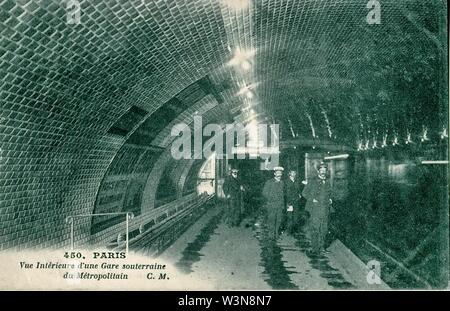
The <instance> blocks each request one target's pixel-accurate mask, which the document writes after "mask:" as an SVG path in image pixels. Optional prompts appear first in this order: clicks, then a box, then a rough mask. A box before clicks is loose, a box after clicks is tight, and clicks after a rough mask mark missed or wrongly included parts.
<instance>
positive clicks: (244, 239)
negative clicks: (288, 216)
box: [160, 207, 384, 290]
mask: <svg viewBox="0 0 450 311" xmlns="http://www.w3.org/2000/svg"><path fill="white" fill-rule="evenodd" d="M328 249H329V253H327V254H324V255H319V256H317V255H313V254H311V253H310V242H309V239H308V238H307V236H306V234H305V233H304V232H303V231H300V232H298V233H297V234H295V235H294V236H291V235H288V234H286V233H284V234H282V235H281V236H280V238H279V239H278V240H277V241H273V240H270V239H267V238H266V237H265V230H264V222H263V220H262V219H261V217H257V218H255V217H253V218H250V217H248V218H246V219H244V220H243V221H242V222H241V225H240V226H239V227H229V226H228V225H227V224H226V222H225V219H224V217H223V211H222V208H221V207H215V208H214V209H212V210H210V211H208V212H207V213H206V214H205V215H204V216H203V217H202V218H201V219H200V220H199V221H198V222H197V223H195V224H194V225H193V226H192V227H191V228H189V229H188V230H187V231H186V232H185V233H184V234H183V235H182V236H181V237H180V239H178V240H177V241H176V242H175V243H174V244H173V245H171V246H170V247H169V248H168V249H167V250H166V251H165V252H164V253H163V254H162V255H161V256H160V257H161V258H163V259H164V260H168V261H171V262H172V263H174V264H175V266H176V267H177V268H178V269H179V270H180V271H181V272H182V273H184V274H187V275H189V276H190V277H191V278H192V280H193V281H196V282H197V281H198V282H201V281H202V280H204V281H205V284H208V286H212V287H213V288H211V289H300V290H308V289H310V290H314V289H325V290H333V289H371V288H373V289H379V288H380V287H381V288H383V287H384V284H383V285H381V286H377V287H373V286H371V285H369V284H367V282H366V274H367V272H366V270H365V267H364V264H363V263H362V262H359V260H358V259H357V258H356V256H354V255H353V254H352V253H351V252H350V251H349V250H348V249H346V248H345V246H344V245H343V244H342V243H340V242H339V241H337V242H333V244H332V245H331V246H330V247H329V248H328Z"/></svg>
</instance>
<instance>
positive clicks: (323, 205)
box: [302, 162, 332, 254]
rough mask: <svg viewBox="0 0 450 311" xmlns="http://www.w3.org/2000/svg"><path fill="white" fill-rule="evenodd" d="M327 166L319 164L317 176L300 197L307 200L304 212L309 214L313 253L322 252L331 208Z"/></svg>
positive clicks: (309, 181) (311, 180) (310, 180)
mask: <svg viewBox="0 0 450 311" xmlns="http://www.w3.org/2000/svg"><path fill="white" fill-rule="evenodd" d="M327 170H328V166H327V164H326V163H324V162H321V163H320V164H319V166H318V176H317V177H316V178H311V179H309V180H308V183H307V184H306V186H305V189H303V192H302V195H303V197H305V199H306V200H307V202H306V211H307V212H308V213H309V214H310V219H309V226H308V227H309V234H310V237H311V246H312V251H313V252H314V253H316V254H317V253H320V252H322V251H324V244H325V237H326V234H327V233H328V216H329V214H330V208H331V203H332V200H331V186H330V182H329V180H328V179H327Z"/></svg>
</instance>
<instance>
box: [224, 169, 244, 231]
mask: <svg viewBox="0 0 450 311" xmlns="http://www.w3.org/2000/svg"><path fill="white" fill-rule="evenodd" d="M238 172H239V170H238V169H237V168H232V169H231V176H228V177H227V178H226V179H225V182H224V183H223V192H224V194H225V198H226V202H227V204H226V205H227V206H226V213H225V215H226V220H227V223H228V225H229V226H230V227H234V226H239V223H240V221H241V209H242V204H243V201H242V191H243V190H244V188H243V186H242V184H241V181H240V179H239V177H238Z"/></svg>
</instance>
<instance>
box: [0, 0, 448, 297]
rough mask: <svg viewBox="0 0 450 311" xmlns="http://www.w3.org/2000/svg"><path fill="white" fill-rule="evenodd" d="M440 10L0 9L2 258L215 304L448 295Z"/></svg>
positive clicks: (115, 1)
mask: <svg viewBox="0 0 450 311" xmlns="http://www.w3.org/2000/svg"><path fill="white" fill-rule="evenodd" d="M446 12H447V3H446V1H437V0H436V1H435V0H409V1H404V0H401V1H374V0H371V1H365V0H346V1H335V0H329V1H325V0H302V1H300V0H192V1H191V0H189V1H187V0H179V1H178V0H176V1H164V0H158V1H157V0H104V1H100V0H99V1H67V2H64V1H52V0H41V1H37V0H4V1H1V4H0V34H1V45H0V72H1V76H0V83H1V89H0V105H1V111H0V117H1V118H0V185H1V187H0V253H2V252H10V251H13V252H19V253H20V252H24V251H27V250H48V249H58V250H71V249H75V250H77V249H83V248H87V249H91V248H95V247H101V248H105V249H108V250H110V251H112V252H126V253H133V254H139V255H140V256H144V257H147V258H149V259H150V258H157V259H158V260H166V261H168V262H171V263H173V265H174V266H175V267H177V269H178V270H179V271H180V273H182V274H185V275H192V276H194V277H195V276H199V277H203V278H207V279H208V280H209V281H210V282H211V283H212V284H215V285H214V287H213V288H214V289H399V288H408V289H409V288H415V289H416V288H417V289H435V288H446V287H447V286H448V271H449V262H448V258H449V248H448V238H449V231H448V220H449V219H448V152H447V150H448V101H447V96H448V86H447V84H448V80H447V79H448V71H447V57H448V55H447V51H448V50H447V14H446ZM240 125H242V126H243V127H244V128H243V129H242V128H241V127H239V126H240ZM292 171H295V172H296V173H292ZM294 174H296V176H295V180H296V183H295V185H294V186H293V188H290V189H291V192H292V191H294V199H292V198H291V199H289V198H288V193H287V192H288V190H287V189H288V184H289V182H290V180H291V177H292V175H294ZM235 175H236V176H235ZM280 175H281V177H280V181H278V180H277V179H275V177H274V176H277V178H278V176H280ZM292 179H293V178H292ZM280 185H282V186H280ZM292 189H293V190H292ZM324 189H325V190H324ZM291 197H292V193H291ZM288 201H289V202H288ZM318 206H321V207H318ZM319 208H322V209H323V210H326V211H327V212H326V213H325V214H326V215H325V216H324V215H321V214H320V213H319V214H320V215H319V214H317V212H316V210H318V209H319ZM275 210H276V211H275ZM274 211H275V212H274ZM317 217H318V219H319V222H320V224H319V225H318V226H316V227H315V225H314V224H315V222H317V219H316V218H317ZM324 223H326V225H324ZM311 228H312V229H311ZM314 228H315V229H314ZM318 245H319V246H320V247H319V249H317V246H318Z"/></svg>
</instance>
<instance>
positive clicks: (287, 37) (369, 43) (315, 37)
mask: <svg viewBox="0 0 450 311" xmlns="http://www.w3.org/2000/svg"><path fill="white" fill-rule="evenodd" d="M247 2H248V7H245V6H244V8H243V9H238V10H236V7H235V5H233V4H236V3H237V4H241V5H242V4H246V3H247ZM229 4H231V5H229ZM442 5H443V4H442V2H440V1H432V0H429V1H384V2H383V4H382V22H381V24H380V25H369V24H367V22H366V21H365V17H366V15H367V13H368V9H367V8H365V3H363V2H361V1H356V0H355V1H318V0H317V1H294V0H278V1H273V0H272V1H264V0H262V1H232V0H229V1H227V0H223V1H206V0H199V1H142V0H139V1H138V0H135V1H128V0H121V1H115V0H111V1H93V2H87V1H83V2H82V6H81V12H82V19H81V24H79V25H76V26H75V25H68V24H67V23H66V15H65V14H66V12H65V8H64V6H62V5H61V4H60V3H59V2H58V1H52V0H43V1H33V0H21V1H13V0H7V1H3V3H2V6H1V8H2V11H1V12H2V13H1V15H0V21H1V22H2V25H3V27H2V28H3V29H2V31H1V34H2V45H1V47H0V55H1V60H2V66H1V70H2V72H3V73H4V75H3V76H4V78H3V79H2V100H3V101H5V102H6V103H8V104H7V105H5V109H7V110H10V111H11V112H12V111H13V110H14V111H15V112H17V111H18V112H22V111H23V112H25V113H31V112H32V111H33V110H39V111H43V112H40V113H39V114H37V115H36V118H34V120H33V122H36V123H38V124H40V125H41V123H42V125H41V126H49V128H52V126H55V127H57V129H58V130H57V132H58V134H60V135H64V134H68V133H69V132H73V131H77V132H80V133H84V134H85V135H86V137H87V136H90V135H101V134H103V133H104V132H105V131H106V130H107V129H109V128H111V126H112V125H113V123H114V122H116V121H117V120H118V118H120V116H122V115H123V114H124V112H125V111H127V110H128V109H129V108H130V106H131V105H136V106H139V107H140V108H142V109H145V110H148V111H150V112H152V111H154V110H155V109H156V108H157V107H159V105H161V104H162V103H164V102H166V101H167V100H169V99H170V98H171V97H172V96H174V95H175V94H177V93H178V92H179V91H181V90H182V89H183V88H184V87H186V86H187V85H189V84H191V83H193V82H194V81H196V80H198V79H200V78H201V77H202V76H205V75H206V74H208V73H215V74H216V78H215V79H216V81H215V82H216V83H220V81H221V80H226V79H229V77H228V76H229V75H234V73H233V72H232V70H231V69H230V70H226V69H225V70H223V67H224V66H225V67H226V64H227V63H228V62H229V61H230V59H231V58H232V56H233V55H232V54H233V50H234V49H236V48H241V49H242V48H244V49H245V48H252V49H254V50H255V56H254V59H253V62H252V64H253V65H254V70H253V71H252V77H251V80H253V81H248V82H251V83H254V82H256V83H258V87H257V88H256V89H255V91H256V93H257V96H258V101H259V102H260V103H261V104H262V105H261V106H260V107H261V109H262V110H263V111H264V112H266V113H267V114H269V115H271V116H272V117H274V118H275V119H276V120H278V121H279V122H281V123H282V125H283V129H288V128H290V132H288V133H291V134H292V133H296V134H301V135H316V136H317V137H320V136H323V137H326V136H331V137H335V138H341V139H344V140H348V141H349V142H351V143H355V139H357V138H358V137H361V136H364V135H366V136H367V135H368V132H370V131H372V132H374V131H378V132H380V133H381V132H383V131H386V130H387V129H390V131H391V132H392V133H393V132H395V131H397V132H398V133H399V134H402V135H403V136H404V135H405V134H406V132H405V131H406V130H408V131H413V132H414V135H419V134H420V131H422V127H428V128H433V130H435V131H437V130H439V127H442V124H443V122H445V120H438V118H439V114H438V112H441V113H442V112H443V109H442V107H439V106H438V105H439V104H438V98H437V97H436V96H435V94H436V93H438V88H439V81H440V80H441V79H440V77H439V76H437V74H438V73H439V72H440V71H439V70H437V68H439V67H440V66H441V65H442V63H441V62H442V56H443V55H444V42H442V41H440V40H442V38H443V37H442V24H441V20H442V17H441V16H440V15H442V14H444V13H443V11H442ZM230 50H231V51H230ZM233 79H234V81H236V82H239V81H240V80H242V76H239V75H234V77H233ZM244 80H245V78H244ZM234 87H236V88H238V85H235V86H234ZM233 95H234V94H233V93H231V95H230V96H229V98H225V100H226V103H228V104H230V103H231V102H236V99H235V98H234V99H233V98H230V97H233ZM238 101H239V100H238ZM19 107H20V109H19ZM4 114H5V113H4ZM7 116H8V115H7ZM355 120H357V121H358V122H355ZM434 127H435V128H434ZM49 132H51V133H52V134H55V133H54V131H51V130H50V131H49ZM392 133H391V134H392ZM59 137H60V136H59Z"/></svg>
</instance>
